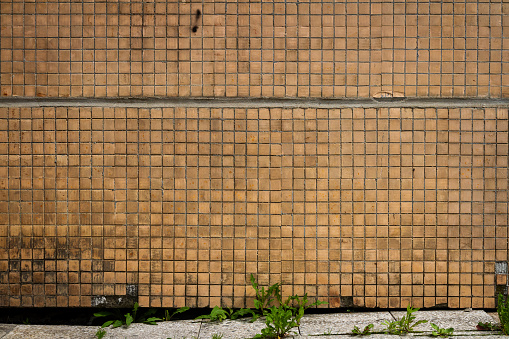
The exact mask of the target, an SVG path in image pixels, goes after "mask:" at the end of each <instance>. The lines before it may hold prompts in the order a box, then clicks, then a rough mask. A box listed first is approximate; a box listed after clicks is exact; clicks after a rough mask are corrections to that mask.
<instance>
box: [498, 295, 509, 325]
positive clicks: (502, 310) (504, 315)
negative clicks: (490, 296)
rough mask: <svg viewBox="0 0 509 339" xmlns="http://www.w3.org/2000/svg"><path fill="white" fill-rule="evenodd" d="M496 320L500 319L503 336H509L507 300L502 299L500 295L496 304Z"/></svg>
mask: <svg viewBox="0 0 509 339" xmlns="http://www.w3.org/2000/svg"><path fill="white" fill-rule="evenodd" d="M497 312H498V318H499V319H500V325H501V326H500V329H501V330H502V332H504V334H505V335H509V298H507V296H506V297H505V298H504V296H503V295H502V294H499V295H498V304H497Z"/></svg>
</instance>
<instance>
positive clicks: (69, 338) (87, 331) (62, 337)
mask: <svg viewBox="0 0 509 339" xmlns="http://www.w3.org/2000/svg"><path fill="white" fill-rule="evenodd" d="M404 314H405V312H404V311H385V312H362V313H355V312H353V313H331V314H312V315H305V316H304V318H303V319H302V322H301V326H300V334H298V332H297V329H295V331H294V335H293V336H289V338H324V339H329V338H330V339H334V338H349V337H350V334H351V332H352V329H353V327H354V326H358V327H359V328H360V329H361V330H362V329H363V328H364V327H365V326H366V325H368V324H374V328H373V331H381V330H382V329H383V328H384V327H383V326H382V322H384V321H385V320H389V321H393V320H399V319H401V317H403V315H404ZM415 315H416V316H417V319H416V320H420V319H426V320H428V321H429V322H431V323H434V324H436V325H438V326H439V327H441V328H449V327H452V328H454V337H456V338H482V339H487V338H509V336H502V335H500V334H499V333H498V332H484V331H477V330H476V325H477V323H478V322H480V321H482V322H491V323H498V318H497V315H496V313H489V314H488V313H486V312H485V311H482V310H473V311H470V310H466V311H464V310H461V311H449V310H447V311H418V312H417V313H415ZM429 322H428V323H425V324H421V325H419V326H418V327H417V328H416V330H417V331H422V333H414V334H411V336H429V335H430V334H431V330H432V328H431V326H430V325H429ZM264 327H265V323H264V322H263V321H261V320H260V319H259V320H257V321H255V322H253V323H251V322H249V320H246V319H244V320H235V321H231V320H226V321H224V322H222V323H210V322H208V321H200V320H196V321H195V320H176V321H169V322H161V323H159V324H158V325H156V326H155V325H145V324H132V325H131V326H130V327H129V328H116V329H111V328H108V329H107V334H106V336H105V337H104V338H105V339H113V338H114V339H120V338H122V339H123V338H128V339H131V338H132V339H134V338H138V339H167V338H172V339H177V338H178V339H181V338H187V339H192V338H198V339H210V338H212V336H213V335H214V334H217V335H222V338H223V339H234V338H251V337H253V336H254V335H256V334H257V333H260V331H261V329H262V328H264ZM98 329H99V327H98V326H51V325H10V324H0V338H2V339H15V338H16V339H20V338H22V339H31V338H33V339H75V338H90V339H93V338H95V333H96V331H97V330H98ZM398 337H399V336H396V335H386V334H373V335H369V336H368V337H367V338H398ZM352 338H353V337H352ZM429 338H431V337H429Z"/></svg>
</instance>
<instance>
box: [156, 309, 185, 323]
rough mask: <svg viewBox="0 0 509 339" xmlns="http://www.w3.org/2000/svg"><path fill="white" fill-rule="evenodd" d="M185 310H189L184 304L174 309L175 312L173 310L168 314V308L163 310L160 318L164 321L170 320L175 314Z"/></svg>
mask: <svg viewBox="0 0 509 339" xmlns="http://www.w3.org/2000/svg"><path fill="white" fill-rule="evenodd" d="M187 310H189V307H187V306H185V307H181V308H179V309H178V310H176V311H175V312H173V313H172V314H170V311H168V310H164V317H163V318H162V320H164V321H170V320H171V318H173V317H174V316H175V315H177V314H179V313H184V312H186V311H187Z"/></svg>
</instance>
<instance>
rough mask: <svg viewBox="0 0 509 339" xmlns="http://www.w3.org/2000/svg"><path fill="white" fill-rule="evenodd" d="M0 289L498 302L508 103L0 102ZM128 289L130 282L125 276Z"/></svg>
mask: <svg viewBox="0 0 509 339" xmlns="http://www.w3.org/2000/svg"><path fill="white" fill-rule="evenodd" d="M0 140H1V143H0V223H1V227H0V305H1V306H62V307H64V306H91V305H98V304H99V303H100V301H101V298H98V297H102V296H111V295H117V296H123V295H129V293H131V294H133V293H134V295H137V298H138V299H137V300H139V302H140V304H141V305H142V306H165V307H170V306H183V305H184V304H186V305H188V306H201V307H203V306H214V305H218V304H223V305H226V306H235V307H241V306H244V305H245V304H247V305H250V304H252V297H253V290H252V289H251V287H250V285H249V273H255V274H256V275H257V278H258V280H259V282H260V283H261V284H265V285H267V284H269V283H270V284H273V283H276V282H280V281H281V282H282V284H283V291H284V293H285V294H299V295H303V294H304V293H308V294H309V295H310V296H312V297H315V296H318V297H320V299H322V300H326V301H328V302H329V306H330V307H340V306H343V307H345V306H346V307H351V306H352V305H355V306H368V307H375V306H376V307H401V306H406V305H407V304H408V303H411V304H412V305H414V306H427V307H431V306H437V305H441V306H443V305H447V306H449V307H453V308H457V307H462V308H464V307H475V308H482V307H485V308H489V307H494V305H495V304H494V296H495V291H496V290H498V291H500V288H505V286H506V284H507V280H506V275H507V259H508V241H507V239H508V228H507V225H508V178H509V177H508V144H509V143H508V108H507V107H506V108H485V109H454V108H451V109H434V108H428V109H409V108H390V109H388V108H380V109H362V108H343V109H285V108H272V109H265V108H259V109H256V108H249V109H248V108H222V109H217V108H212V109H211V108H192V107H188V108H148V109H141V108H101V107H46V108H38V107H32V108H5V107H4V108H0ZM133 291H134V292H133Z"/></svg>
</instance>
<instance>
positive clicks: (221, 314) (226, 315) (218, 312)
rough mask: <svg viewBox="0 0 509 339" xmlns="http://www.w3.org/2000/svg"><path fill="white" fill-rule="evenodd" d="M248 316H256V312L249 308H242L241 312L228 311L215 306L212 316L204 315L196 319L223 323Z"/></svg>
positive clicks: (228, 309)
mask: <svg viewBox="0 0 509 339" xmlns="http://www.w3.org/2000/svg"><path fill="white" fill-rule="evenodd" d="M246 315H254V312H253V311H252V310H251V309H249V308H241V309H239V310H236V311H234V310H232V309H231V308H229V307H227V308H226V309H224V308H222V307H219V306H214V308H213V309H212V311H211V312H210V314H204V315H200V316H199V317H196V318H195V319H209V320H210V321H219V322H221V321H223V320H226V319H231V320H235V319H238V318H242V317H244V316H246Z"/></svg>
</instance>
